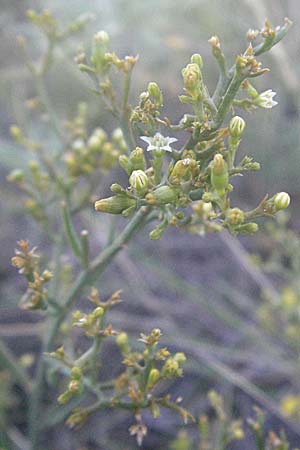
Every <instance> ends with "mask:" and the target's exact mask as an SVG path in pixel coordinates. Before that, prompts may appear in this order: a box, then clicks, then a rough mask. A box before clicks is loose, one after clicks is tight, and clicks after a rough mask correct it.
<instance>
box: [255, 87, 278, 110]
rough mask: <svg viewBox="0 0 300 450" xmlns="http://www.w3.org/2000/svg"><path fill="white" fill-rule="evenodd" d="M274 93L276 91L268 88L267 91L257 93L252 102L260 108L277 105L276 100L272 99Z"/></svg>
mask: <svg viewBox="0 0 300 450" xmlns="http://www.w3.org/2000/svg"><path fill="white" fill-rule="evenodd" d="M275 95H276V92H274V91H272V89H268V90H267V91H264V92H262V93H261V94H259V95H258V96H257V97H256V98H255V99H254V103H255V104H256V105H257V106H259V107H260V108H273V106H276V105H278V102H275V100H273V97H275Z"/></svg>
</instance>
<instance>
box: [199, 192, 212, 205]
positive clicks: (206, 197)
mask: <svg viewBox="0 0 300 450" xmlns="http://www.w3.org/2000/svg"><path fill="white" fill-rule="evenodd" d="M213 199H214V194H213V193H212V192H204V194H203V195H202V200H203V201H204V202H205V203H210V202H212V201H213Z"/></svg>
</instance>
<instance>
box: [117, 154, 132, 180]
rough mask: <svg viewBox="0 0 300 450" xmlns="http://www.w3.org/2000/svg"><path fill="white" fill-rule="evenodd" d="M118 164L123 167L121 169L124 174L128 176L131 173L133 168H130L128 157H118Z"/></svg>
mask: <svg viewBox="0 0 300 450" xmlns="http://www.w3.org/2000/svg"><path fill="white" fill-rule="evenodd" d="M119 163H120V166H121V167H123V169H124V170H125V172H127V173H128V175H130V174H131V172H132V171H133V168H132V164H131V162H130V161H129V158H128V156H126V155H121V156H120V157H119Z"/></svg>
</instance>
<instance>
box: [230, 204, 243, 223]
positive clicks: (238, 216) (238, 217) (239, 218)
mask: <svg viewBox="0 0 300 450" xmlns="http://www.w3.org/2000/svg"><path fill="white" fill-rule="evenodd" d="M244 220H245V214H244V213H243V211H242V210H241V209H239V208H232V209H230V210H229V211H228V214H227V222H228V223H229V224H230V225H241V224H242V223H243V222H244Z"/></svg>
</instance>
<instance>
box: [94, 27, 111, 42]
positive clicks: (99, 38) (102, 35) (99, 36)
mask: <svg viewBox="0 0 300 450" xmlns="http://www.w3.org/2000/svg"><path fill="white" fill-rule="evenodd" d="M94 41H95V42H97V43H103V44H108V41H109V36H108V33H107V32H106V31H103V30H101V31H98V33H96V34H95V35H94Z"/></svg>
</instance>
